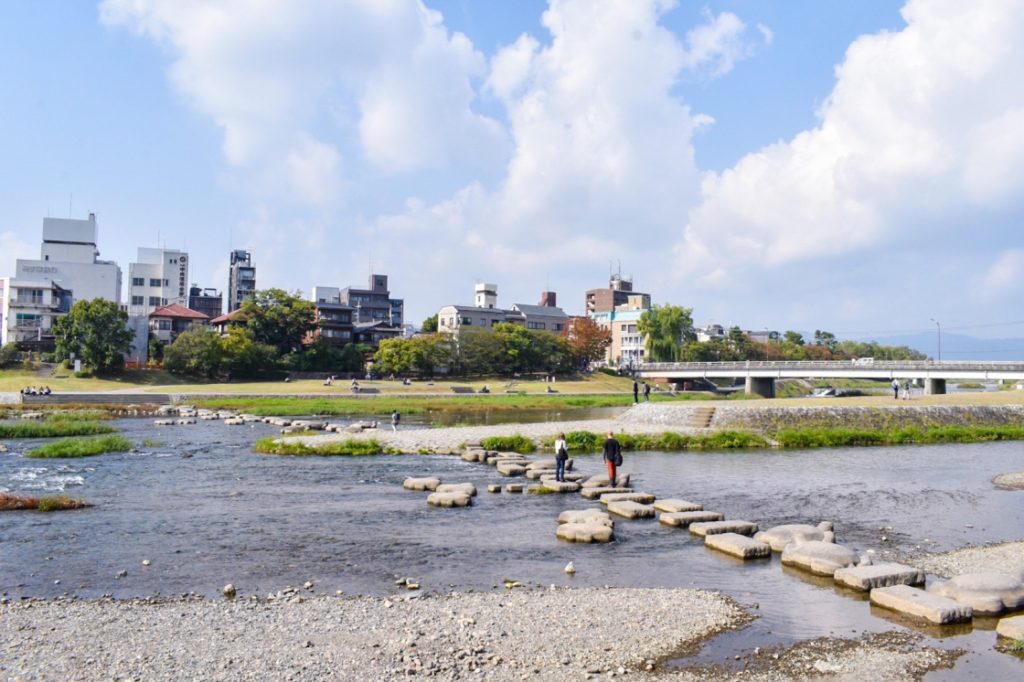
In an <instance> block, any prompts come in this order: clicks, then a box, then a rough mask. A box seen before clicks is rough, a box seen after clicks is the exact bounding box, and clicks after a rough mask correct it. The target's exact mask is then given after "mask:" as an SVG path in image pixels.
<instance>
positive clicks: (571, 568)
mask: <svg viewBox="0 0 1024 682" xmlns="http://www.w3.org/2000/svg"><path fill="white" fill-rule="evenodd" d="M565 572H566V573H568V574H569V575H573V574H575V573H576V567H575V566H574V565H573V563H572V562H571V561H570V562H569V563H567V564H566V565H565Z"/></svg>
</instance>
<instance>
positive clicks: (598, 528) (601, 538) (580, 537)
mask: <svg viewBox="0 0 1024 682" xmlns="http://www.w3.org/2000/svg"><path fill="white" fill-rule="evenodd" d="M555 537H558V538H561V539H562V540H568V541H569V542H611V541H612V540H614V539H615V531H614V530H613V529H612V528H611V527H610V526H606V525H604V524H602V523H563V524H560V525H559V526H558V528H557V529H555Z"/></svg>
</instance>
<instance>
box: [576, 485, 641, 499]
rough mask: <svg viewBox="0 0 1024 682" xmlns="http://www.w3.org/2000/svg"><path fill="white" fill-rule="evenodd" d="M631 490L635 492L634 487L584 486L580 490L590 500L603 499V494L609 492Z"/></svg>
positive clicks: (629, 491) (627, 491)
mask: <svg viewBox="0 0 1024 682" xmlns="http://www.w3.org/2000/svg"><path fill="white" fill-rule="evenodd" d="M631 492H633V489H632V488H588V487H586V486H583V487H582V489H581V490H580V495H582V496H583V497H584V498H586V499H588V500H599V499H601V496H602V495H607V494H608V493H631Z"/></svg>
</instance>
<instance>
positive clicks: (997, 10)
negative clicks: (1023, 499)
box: [0, 0, 1024, 338]
mask: <svg viewBox="0 0 1024 682" xmlns="http://www.w3.org/2000/svg"><path fill="white" fill-rule="evenodd" d="M3 11H4V14H5V17H4V20H3V21H0V97H2V99H0V102H2V106H0V141H2V152H3V153H2V154H0V274H13V266H14V260H15V259H16V258H18V257H22V258H25V257H28V258H35V257H38V251H39V241H40V237H41V228H42V218H43V217H44V216H55V217H67V216H68V215H70V216H72V217H79V218H83V217H85V216H86V214H87V213H88V212H90V211H91V212H95V213H96V214H97V219H98V222H99V226H100V244H99V248H100V251H101V257H102V258H107V259H113V260H116V261H118V262H119V263H120V265H121V267H122V269H123V270H124V271H125V276H127V266H128V263H129V262H131V261H132V260H134V259H135V251H136V249H137V247H140V246H158V245H163V246H166V247H168V248H180V249H184V250H187V251H188V252H189V253H190V256H191V263H192V272H191V278H192V280H193V281H194V282H195V283H197V284H198V285H200V286H202V287H216V288H218V289H222V290H223V289H226V286H227V259H228V252H229V250H230V249H232V248H245V249H249V250H250V251H252V253H253V260H254V262H255V264H256V268H257V284H258V286H259V287H260V288H266V287H271V286H273V287H280V288H284V289H287V290H293V291H294V290H299V291H302V292H304V293H306V294H308V293H309V292H310V290H311V289H312V287H313V286H316V285H323V286H340V287H343V286H347V285H360V284H363V283H364V282H365V281H366V279H367V275H368V273H369V271H370V270H371V269H372V270H373V271H374V272H379V273H384V274H388V275H389V276H390V284H391V290H392V293H393V295H394V296H396V297H401V298H404V299H405V301H406V317H407V320H408V321H410V322H413V323H416V324H418V323H419V322H420V321H421V320H422V319H424V318H425V317H427V316H428V315H431V314H433V313H435V312H436V311H437V309H438V308H440V307H441V306H443V305H446V304H450V303H459V304H468V303H471V301H472V297H473V287H474V284H475V283H476V282H480V281H486V282H491V283H496V284H497V285H498V302H499V305H502V306H504V307H507V306H510V305H511V304H512V303H536V302H537V301H538V300H539V298H540V293H541V291H544V290H553V291H555V292H557V294H558V302H559V304H560V305H561V306H562V307H563V308H564V309H565V310H566V312H568V313H569V314H580V313H582V312H583V307H584V292H585V291H586V290H587V289H591V288H598V287H603V286H606V285H607V281H608V277H609V273H610V272H611V271H613V270H614V271H616V272H619V271H621V273H622V274H623V275H625V276H629V277H632V278H633V281H634V286H635V288H636V289H637V290H639V291H644V292H648V293H650V294H651V295H652V297H653V299H654V302H655V303H658V304H666V303H671V304H676V305H683V306H687V307H691V308H693V317H694V320H695V322H696V323H697V324H698V325H703V324H706V323H709V322H717V323H720V324H725V325H730V326H731V325H739V326H741V327H743V328H746V329H755V330H758V329H765V328H770V329H777V330H786V329H796V330H804V331H811V330H814V329H827V330H830V331H833V332H834V333H836V334H837V335H839V336H841V337H851V338H864V337H872V336H876V337H883V336H891V335H897V334H912V333H916V332H923V331H928V330H932V329H934V328H935V323H934V322H933V320H939V321H940V322H941V324H942V326H943V329H949V330H951V331H953V330H957V329H960V330H971V333H974V334H975V335H977V336H987V337H1012V336H1024V312H1022V311H1021V306H1020V300H1021V298H1022V294H1024V231H1022V229H1021V227H1022V226H1021V223H1022V218H1024V192H1022V191H1021V190H1022V189H1024V80H1021V78H1020V74H1021V73H1024V42H1022V41H1020V40H1019V39H1018V37H1019V36H1020V35H1022V34H1024V0H976V1H974V2H969V3H965V2H963V1H962V0H872V2H842V1H840V0H828V1H822V0H789V1H787V2H763V0H720V1H716V0H709V1H706V2H690V1H689V0H547V1H544V0H423V1H420V0H292V1H290V2H287V3H281V2H275V1H273V0H103V1H102V2H99V3H98V4H93V3H89V2H74V3H68V2H63V1H62V0H37V1H36V2H31V3H6V4H5V6H4V9H3Z"/></svg>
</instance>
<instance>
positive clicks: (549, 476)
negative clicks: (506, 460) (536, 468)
mask: <svg viewBox="0 0 1024 682" xmlns="http://www.w3.org/2000/svg"><path fill="white" fill-rule="evenodd" d="M526 475H527V476H529V475H530V472H526ZM548 479H551V480H552V481H553V480H555V472H553V471H552V472H549V473H547V474H545V475H543V476H541V477H540V481H541V483H543V482H544V481H546V480H548ZM582 479H583V475H582V474H566V475H565V480H567V481H572V482H573V483H579V482H580V480H582Z"/></svg>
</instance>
